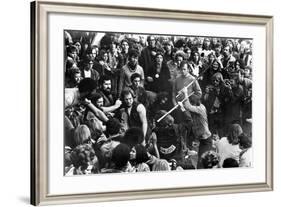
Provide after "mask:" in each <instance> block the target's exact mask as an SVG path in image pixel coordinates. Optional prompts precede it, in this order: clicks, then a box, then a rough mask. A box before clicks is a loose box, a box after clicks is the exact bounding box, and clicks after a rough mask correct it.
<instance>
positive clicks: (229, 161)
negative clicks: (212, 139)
mask: <svg viewBox="0 0 281 207" xmlns="http://www.w3.org/2000/svg"><path fill="white" fill-rule="evenodd" d="M233 167H239V164H238V162H237V160H236V159H234V158H231V157H230V158H226V159H225V160H224V161H223V164H222V168H233Z"/></svg>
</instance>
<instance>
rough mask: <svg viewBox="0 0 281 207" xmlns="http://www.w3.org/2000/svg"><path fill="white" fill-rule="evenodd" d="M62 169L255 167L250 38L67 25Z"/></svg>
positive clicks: (89, 171) (76, 171)
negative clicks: (101, 30)
mask: <svg viewBox="0 0 281 207" xmlns="http://www.w3.org/2000/svg"><path fill="white" fill-rule="evenodd" d="M64 40H65V66H64V73H65V124H64V126H65V129H64V135H65V137H64V143H65V144H64V146H65V149H64V150H65V151H64V154H65V156H64V168H65V174H66V175H81V174H95V173H117V172H147V171H170V170H186V169H206V168H231V167H251V166H252V151H251V150H252V137H251V136H252V134H251V130H252V129H251V122H252V121H251V120H252V117H251V115H252V80H251V79H252V40H251V39H241V38H240V39H235V38H221V37H196V36H163V35H143V34H121V33H97V32H86V31H72V30H70V31H65V36H64Z"/></svg>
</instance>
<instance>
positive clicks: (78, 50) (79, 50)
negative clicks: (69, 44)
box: [74, 41, 82, 54]
mask: <svg viewBox="0 0 281 207" xmlns="http://www.w3.org/2000/svg"><path fill="white" fill-rule="evenodd" d="M74 46H75V47H76V48H77V54H79V53H80V52H81V49H82V46H81V43H80V42H78V41H77V42H75V43H74Z"/></svg>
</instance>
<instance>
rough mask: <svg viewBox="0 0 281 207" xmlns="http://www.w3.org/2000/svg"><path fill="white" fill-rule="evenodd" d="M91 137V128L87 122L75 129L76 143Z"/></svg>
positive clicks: (78, 143) (81, 142)
mask: <svg viewBox="0 0 281 207" xmlns="http://www.w3.org/2000/svg"><path fill="white" fill-rule="evenodd" d="M90 137H91V132H90V129H89V128H88V127H87V125H85V124H81V125H79V126H78V127H77V128H76V129H75V131H74V142H75V144H76V145H80V144H83V143H84V142H85V141H86V140H87V139H89V138H90Z"/></svg>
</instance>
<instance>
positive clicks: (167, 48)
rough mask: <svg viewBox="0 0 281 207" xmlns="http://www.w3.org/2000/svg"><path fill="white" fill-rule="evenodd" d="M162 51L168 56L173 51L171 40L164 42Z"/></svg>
mask: <svg viewBox="0 0 281 207" xmlns="http://www.w3.org/2000/svg"><path fill="white" fill-rule="evenodd" d="M163 45H164V50H165V52H166V53H167V54H170V53H171V52H172V49H173V46H174V45H173V42H172V41H171V40H168V41H165V42H164V44H163Z"/></svg>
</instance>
